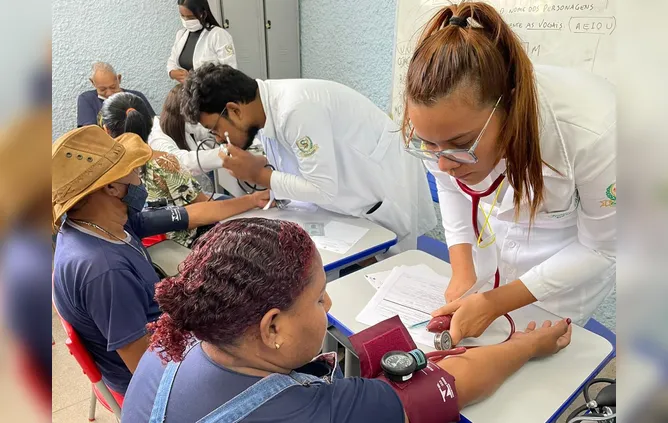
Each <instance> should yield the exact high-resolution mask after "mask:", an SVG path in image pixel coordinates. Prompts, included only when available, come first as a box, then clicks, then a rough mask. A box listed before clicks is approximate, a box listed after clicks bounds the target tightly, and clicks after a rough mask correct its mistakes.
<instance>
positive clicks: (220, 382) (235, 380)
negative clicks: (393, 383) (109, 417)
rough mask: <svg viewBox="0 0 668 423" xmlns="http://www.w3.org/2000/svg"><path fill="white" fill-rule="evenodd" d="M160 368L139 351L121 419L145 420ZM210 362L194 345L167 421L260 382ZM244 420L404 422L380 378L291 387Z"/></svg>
mask: <svg viewBox="0 0 668 423" xmlns="http://www.w3.org/2000/svg"><path fill="white" fill-rule="evenodd" d="M163 371H164V367H163V365H162V363H161V362H160V358H159V357H158V356H157V354H156V353H153V352H151V351H148V352H146V353H145V354H144V356H143V357H142V359H141V361H140V362H139V366H138V367H137V371H136V372H135V374H134V377H133V378H132V382H130V387H129V388H128V391H127V394H126V396H125V401H124V403H123V415H122V418H121V422H122V423H146V422H148V420H149V417H150V415H151V410H152V408H153V400H154V399H155V395H156V392H157V390H158V385H159V384H160V379H161V378H162V373H163ZM259 380H260V378H259V377H255V376H247V375H242V374H240V373H236V372H233V371H231V370H228V369H225V368H224V367H222V366H220V365H219V364H217V363H215V362H213V360H211V359H210V358H209V356H207V355H206V353H205V352H204V351H203V350H202V348H201V346H200V345H197V346H195V347H194V348H193V349H192V350H191V351H190V352H189V353H188V355H187V356H186V358H185V360H184V361H183V363H182V364H181V367H179V370H178V372H177V373H176V379H175V380H174V385H173V387H172V391H171V395H170V397H169V403H168V404H167V419H166V422H167V423H170V422H171V423H176V422H179V423H182V422H195V421H197V420H199V419H201V418H202V417H204V416H206V415H207V414H209V413H210V412H211V411H213V410H215V409H216V408H218V407H220V406H221V405H222V404H224V403H226V402H227V401H229V400H231V399H232V398H234V397H235V396H236V395H238V394H239V393H241V392H242V391H244V390H245V389H246V388H248V387H250V386H251V385H253V384H254V383H255V382H257V381H259ZM244 422H249V423H259V422H263V423H268V422H271V423H281V422H286V423H287V422H290V423H300V422H304V423H307V422H308V423H339V422H347V423H368V422H383V423H403V422H404V411H403V406H402V405H401V401H400V400H399V397H398V396H397V394H396V393H395V392H394V391H393V390H392V388H391V387H390V386H389V385H388V384H386V383H384V382H381V381H379V380H372V379H362V378H349V379H341V380H336V381H334V383H332V384H331V385H327V384H317V385H310V386H301V385H298V386H293V387H290V388H288V389H286V390H285V391H283V392H281V393H280V394H278V395H277V396H276V397H274V398H273V399H271V400H269V401H267V402H266V403H264V404H263V405H262V406H261V407H260V408H258V409H257V410H255V411H253V412H252V413H251V414H250V415H249V416H248V417H247V418H245V419H244Z"/></svg>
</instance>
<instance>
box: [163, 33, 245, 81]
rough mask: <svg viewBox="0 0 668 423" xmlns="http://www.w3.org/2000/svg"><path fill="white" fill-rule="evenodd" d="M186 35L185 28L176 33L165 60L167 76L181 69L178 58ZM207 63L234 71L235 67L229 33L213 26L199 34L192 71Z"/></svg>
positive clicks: (235, 61) (232, 44)
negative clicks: (170, 50)
mask: <svg viewBox="0 0 668 423" xmlns="http://www.w3.org/2000/svg"><path fill="white" fill-rule="evenodd" d="M188 34H189V32H188V30H186V29H185V28H182V29H180V30H179V31H178V32H177V33H176V40H175V41H174V45H173V46H172V52H171V54H170V55H169V60H167V74H169V72H171V71H173V70H174V69H183V68H182V67H181V66H180V65H179V57H180V56H181V52H182V51H183V46H185V44H186V40H187V39H188ZM209 62H211V63H216V64H221V65H230V66H232V67H233V68H235V69H236V67H237V56H236V53H235V51H234V43H233V42H232V36H231V35H230V33H229V32H227V31H225V30H224V29H223V28H220V27H217V26H214V27H213V28H211V29H210V30H206V29H205V30H203V31H202V33H201V34H200V36H199V39H198V40H197V45H195V52H194V54H193V69H197V68H199V67H200V66H202V65H203V64H205V63H209Z"/></svg>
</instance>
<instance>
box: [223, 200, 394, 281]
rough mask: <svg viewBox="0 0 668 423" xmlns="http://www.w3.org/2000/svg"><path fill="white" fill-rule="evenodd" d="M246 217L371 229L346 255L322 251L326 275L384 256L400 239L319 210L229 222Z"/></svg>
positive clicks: (264, 213) (273, 212)
mask: <svg viewBox="0 0 668 423" xmlns="http://www.w3.org/2000/svg"><path fill="white" fill-rule="evenodd" d="M245 217H264V218H267V219H280V220H288V221H291V222H295V223H298V224H300V225H303V224H304V223H308V222H322V223H325V224H326V223H328V222H330V221H337V222H343V223H346V224H349V225H353V226H359V227H363V228H368V229H369V231H368V232H367V233H366V234H365V235H364V236H363V237H362V239H360V240H359V241H357V243H356V244H355V245H353V246H352V247H351V248H350V249H349V250H348V251H347V252H346V253H345V254H337V253H334V252H331V251H326V250H322V249H320V250H319V251H320V256H321V257H322V263H323V265H324V268H325V271H326V272H330V271H332V270H338V269H341V268H343V267H345V266H348V265H351V264H354V263H357V262H359V261H362V260H364V259H366V258H369V257H371V256H375V255H377V254H381V253H384V252H385V251H387V250H388V249H389V248H390V247H392V246H393V245H394V244H396V242H397V236H396V235H395V234H394V232H392V231H390V230H388V229H385V228H384V227H382V226H380V225H378V224H376V223H373V222H371V221H370V220H367V219H363V218H360V217H352V216H345V215H341V214H337V213H333V212H330V211H327V210H323V209H318V210H317V211H306V210H303V211H302V210H281V209H278V208H272V209H269V210H258V209H256V210H251V211H249V212H246V213H242V214H239V215H236V216H234V217H231V218H229V219H227V220H233V219H240V218H245Z"/></svg>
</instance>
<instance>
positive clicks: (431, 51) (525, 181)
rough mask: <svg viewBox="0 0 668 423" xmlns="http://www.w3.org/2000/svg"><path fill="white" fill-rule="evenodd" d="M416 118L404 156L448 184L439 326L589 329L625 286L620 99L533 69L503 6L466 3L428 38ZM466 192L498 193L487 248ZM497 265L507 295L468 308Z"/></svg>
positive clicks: (455, 330)
mask: <svg viewBox="0 0 668 423" xmlns="http://www.w3.org/2000/svg"><path fill="white" fill-rule="evenodd" d="M405 110H406V114H405V117H404V119H405V121H404V129H405V131H404V134H405V136H406V145H407V149H408V150H409V151H410V152H412V153H413V154H414V155H417V156H419V157H422V158H424V159H425V163H426V164H427V167H428V169H429V170H430V171H431V172H432V173H433V174H434V176H435V178H436V181H437V183H438V191H439V200H440V205H441V210H442V215H443V227H444V229H445V237H446V242H447V244H448V246H449V250H450V258H451V265H452V278H451V280H450V285H449V287H448V289H447V291H446V292H445V297H446V300H447V302H448V304H446V305H445V306H444V307H442V308H441V309H439V310H437V311H435V313H434V315H446V314H452V313H454V316H453V320H452V331H451V335H452V337H453V341H454V342H459V340H460V339H462V338H464V337H469V336H474V337H475V336H479V335H480V334H481V333H482V332H483V331H484V330H485V329H486V328H487V327H488V326H489V325H490V324H491V323H492V322H493V321H494V320H495V319H496V318H498V317H499V316H501V315H503V314H504V313H507V312H510V311H512V310H515V309H518V308H520V307H523V306H525V305H527V304H531V303H534V302H538V303H537V304H538V305H539V306H541V307H543V308H544V309H546V310H548V311H551V312H553V313H554V314H556V315H558V316H562V317H564V318H571V319H572V320H573V321H575V322H576V323H580V324H583V323H585V322H586V321H587V320H588V319H589V318H590V317H591V315H592V313H593V312H594V310H595V309H596V307H597V306H598V305H599V304H600V303H601V302H602V301H603V299H604V298H605V297H606V296H607V295H608V294H609V293H610V291H611V290H612V288H613V286H614V283H615V265H616V248H615V241H616V228H615V208H616V198H617V197H616V190H615V181H616V176H615V159H616V153H615V141H616V138H615V136H616V133H615V127H616V118H615V96H614V91H613V87H612V86H611V85H610V84H608V83H607V82H606V81H605V80H603V79H601V78H598V77H596V76H594V75H592V74H589V73H586V72H580V71H576V70H569V69H565V68H556V67H547V66H535V68H534V67H533V66H532V64H531V62H530V60H529V57H528V56H527V54H526V53H525V51H524V49H523V47H522V44H521V43H520V41H519V39H518V38H517V37H516V36H515V35H514V33H513V32H512V30H511V29H510V28H509V27H508V25H507V24H506V23H504V21H503V19H502V18H501V16H500V15H499V13H498V12H497V11H496V10H494V8H493V7H491V6H489V5H487V4H484V3H463V4H462V5H452V6H448V7H444V8H443V9H441V10H440V11H439V12H438V13H437V14H436V15H435V16H434V17H433V18H432V20H431V21H430V23H429V24H428V25H427V27H426V29H425V32H424V33H423V34H422V37H421V39H420V41H419V42H418V45H417V48H416V50H415V52H414V54H413V57H412V59H411V62H410V65H409V68H408V75H407V85H406V109H405ZM502 175H505V177H504V176H502ZM498 180H501V181H502V184H501V185H500V186H498V187H494V186H492V184H493V182H495V181H498ZM467 187H468V188H470V189H473V190H475V191H483V190H486V189H487V190H488V191H491V193H490V194H489V195H488V196H486V197H484V198H482V200H481V202H480V208H479V209H478V213H477V214H478V216H477V222H478V227H479V229H480V236H476V234H475V231H474V228H473V223H472V211H473V210H472V206H473V204H472V197H471V196H469V195H468V194H466V193H465V191H466V190H467ZM487 216H489V217H487ZM485 221H488V222H489V225H485ZM483 229H484V230H483ZM497 266H498V269H499V272H500V283H501V286H500V288H498V289H494V290H492V291H489V292H485V293H477V294H473V295H466V297H465V298H461V299H459V298H460V297H461V296H462V295H463V294H465V293H467V291H468V290H469V289H470V288H472V287H473V286H474V284H475V283H476V282H477V281H478V282H479V281H482V280H485V281H489V280H494V274H495V272H496V269H497Z"/></svg>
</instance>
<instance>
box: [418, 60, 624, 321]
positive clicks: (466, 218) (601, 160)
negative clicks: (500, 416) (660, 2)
mask: <svg viewBox="0 0 668 423" xmlns="http://www.w3.org/2000/svg"><path fill="white" fill-rule="evenodd" d="M536 81H537V85H538V97H539V98H538V101H539V107H540V115H541V139H540V148H541V155H542V158H543V160H544V161H545V162H547V163H549V164H550V165H551V166H552V167H554V168H555V169H556V170H558V171H559V173H560V174H558V173H555V172H554V171H553V170H551V169H550V168H548V167H547V166H545V165H543V178H544V179H543V180H544V184H545V190H544V202H543V204H542V206H541V207H540V209H539V211H538V214H537V215H536V219H535V221H534V224H533V226H532V227H531V228H530V230H529V210H528V204H523V206H522V208H521V211H520V215H519V219H518V220H517V221H514V208H513V193H514V191H513V189H512V187H509V184H508V183H507V181H506V183H505V185H506V186H508V189H507V190H506V191H505V193H504V194H503V195H502V197H500V199H499V202H500V204H497V206H496V207H495V208H494V209H493V211H492V217H491V218H490V222H491V225H492V228H493V231H494V233H495V234H496V243H495V245H493V246H490V247H488V248H484V249H480V248H477V247H475V248H474V261H475V265H476V274H477V276H478V278H479V279H478V280H481V279H488V278H492V277H493V275H494V272H495V271H496V267H497V265H498V267H499V271H500V275H501V283H502V284H503V283H507V282H511V281H513V280H515V279H520V280H521V281H522V282H523V283H524V284H525V285H526V287H527V288H528V289H529V291H531V293H532V294H533V295H534V296H535V297H536V299H537V300H538V303H537V305H539V306H540V307H542V308H544V309H546V310H548V311H551V312H552V313H554V314H556V315H558V316H561V317H564V318H565V317H570V318H571V319H573V320H574V321H575V322H578V323H580V324H583V323H585V322H586V321H587V320H588V319H589V318H590V317H591V315H592V314H593V312H594V310H595V309H596V307H597V306H598V305H599V304H600V303H601V302H602V301H603V300H604V299H605V297H606V296H607V295H608V294H609V293H610V291H611V290H612V288H613V286H614V283H615V271H616V246H615V242H616V232H617V231H616V222H615V209H616V190H615V182H616V172H615V161H616V116H615V94H614V88H613V86H612V85H610V84H609V83H608V82H607V81H605V80H604V79H602V78H598V77H597V76H595V75H593V74H589V73H585V72H581V71H577V70H572V69H564V68H557V67H550V66H536ZM427 167H428V169H429V170H430V171H431V172H432V173H433V174H434V177H435V179H436V181H437V183H438V194H439V202H440V205H441V211H442V215H443V227H444V229H445V238H446V242H447V243H448V246H449V247H452V246H453V245H456V244H461V243H471V244H472V245H474V246H475V245H476V243H475V235H474V231H473V228H472V224H471V198H470V197H469V196H468V195H466V194H464V193H463V191H461V190H460V189H459V187H458V186H457V184H456V182H455V180H454V178H452V177H451V176H449V175H448V174H446V173H443V172H440V171H438V166H437V165H436V164H435V163H431V164H427ZM504 170H505V161H503V160H502V161H501V162H500V163H499V165H497V166H496V168H495V169H494V171H493V172H492V174H491V175H489V176H488V177H487V178H486V179H485V180H484V181H482V182H481V183H480V184H478V185H476V186H473V187H472V188H474V189H476V190H483V189H485V188H487V187H489V186H490V185H491V183H492V181H493V180H494V179H496V177H497V176H498V175H499V174H501V173H502V172H503V171H504ZM493 197H494V194H492V195H490V196H489V197H487V198H485V199H483V200H482V201H481V206H482V207H483V209H484V210H485V214H487V213H489V210H490V208H491V203H492V201H493ZM613 198H614V200H613ZM478 222H479V227H480V228H482V226H483V222H484V217H483V215H482V212H481V211H479V213H478Z"/></svg>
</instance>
